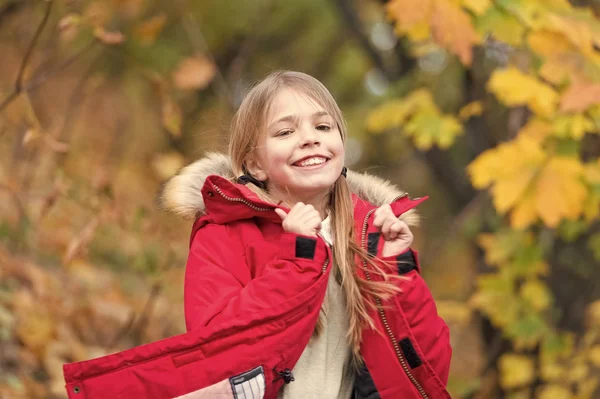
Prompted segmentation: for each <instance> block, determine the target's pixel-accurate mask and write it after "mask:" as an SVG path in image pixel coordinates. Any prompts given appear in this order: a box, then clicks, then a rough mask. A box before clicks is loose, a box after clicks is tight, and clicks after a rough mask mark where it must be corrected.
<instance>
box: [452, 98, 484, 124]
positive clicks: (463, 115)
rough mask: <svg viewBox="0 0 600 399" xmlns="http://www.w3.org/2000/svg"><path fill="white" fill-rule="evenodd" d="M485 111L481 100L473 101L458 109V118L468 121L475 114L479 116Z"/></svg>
mask: <svg viewBox="0 0 600 399" xmlns="http://www.w3.org/2000/svg"><path fill="white" fill-rule="evenodd" d="M482 113H483V104H482V103H481V101H472V102H470V103H469V104H467V105H465V106H464V107H462V108H461V109H460V111H458V118H459V119H460V120H461V121H466V120H468V119H470V118H471V117H473V116H478V115H481V114H482Z"/></svg>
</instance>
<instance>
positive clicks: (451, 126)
mask: <svg viewBox="0 0 600 399" xmlns="http://www.w3.org/2000/svg"><path fill="white" fill-rule="evenodd" d="M403 131H404V133H405V134H407V135H408V136H412V137H413V139H414V142H415V145H416V146H417V148H419V149H421V150H427V149H429V148H431V147H432V146H433V145H435V144H437V145H438V146H439V147H440V148H448V147H449V146H450V145H451V144H452V143H453V142H454V140H455V138H456V136H458V135H460V134H461V133H462V132H463V130H462V125H461V124H460V123H458V121H457V120H456V119H454V118H453V117H451V116H444V115H440V114H439V113H437V112H434V111H432V110H429V109H425V110H423V111H421V110H420V111H419V112H417V113H415V115H414V116H413V117H412V118H411V119H410V121H409V122H408V123H406V125H405V126H404V130H403Z"/></svg>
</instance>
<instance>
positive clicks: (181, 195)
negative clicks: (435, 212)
mask: <svg viewBox="0 0 600 399" xmlns="http://www.w3.org/2000/svg"><path fill="white" fill-rule="evenodd" d="M211 175H217V176H221V177H223V178H225V179H227V180H230V181H233V180H234V179H235V177H236V176H234V175H233V171H232V169H231V162H230V159H229V157H228V156H226V155H224V154H220V153H208V154H207V155H206V156H205V157H204V158H201V159H199V160H197V161H195V162H193V163H191V164H190V165H188V166H186V167H184V168H183V169H182V170H181V171H180V172H179V174H177V175H175V176H174V177H172V178H171V179H170V180H169V181H167V182H166V184H165V185H164V187H163V189H162V190H161V192H160V194H159V201H160V205H161V207H162V208H164V209H166V210H168V211H170V212H173V213H175V214H176V215H178V216H180V217H183V218H187V219H193V218H196V217H197V216H199V215H203V214H205V213H206V206H205V203H204V198H203V196H202V192H201V190H202V187H203V186H204V183H205V181H206V179H207V178H208V177H209V176H211ZM346 179H347V182H348V186H349V188H350V191H351V192H352V193H353V194H355V195H357V196H358V197H360V198H361V199H363V200H364V201H367V202H369V203H371V204H373V205H375V206H381V205H384V204H390V203H392V202H394V200H397V199H398V198H400V197H405V196H408V193H406V192H404V191H402V190H400V189H398V188H397V187H395V186H394V185H393V184H391V183H390V182H389V181H387V180H384V179H381V178H379V177H376V176H373V175H369V174H367V173H357V172H353V171H351V170H348V174H347V177H346ZM400 219H401V220H403V221H404V222H406V223H407V224H408V225H410V226H415V225H417V224H418V223H419V216H418V214H417V213H416V211H415V210H414V209H411V210H409V211H407V212H405V213H404V214H402V215H401V216H400Z"/></svg>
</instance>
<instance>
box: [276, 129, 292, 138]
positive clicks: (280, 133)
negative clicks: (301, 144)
mask: <svg viewBox="0 0 600 399" xmlns="http://www.w3.org/2000/svg"><path fill="white" fill-rule="evenodd" d="M293 132H294V131H293V130H282V131H280V132H278V133H277V134H276V135H275V136H276V137H281V136H287V135H289V134H292V133H293Z"/></svg>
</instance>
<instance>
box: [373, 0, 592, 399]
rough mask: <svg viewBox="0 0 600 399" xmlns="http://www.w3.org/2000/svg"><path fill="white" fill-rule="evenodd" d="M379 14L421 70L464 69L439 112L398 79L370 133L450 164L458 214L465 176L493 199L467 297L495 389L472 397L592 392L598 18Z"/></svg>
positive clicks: (479, 9) (417, 7)
mask: <svg viewBox="0 0 600 399" xmlns="http://www.w3.org/2000/svg"><path fill="white" fill-rule="evenodd" d="M596 5H597V4H596ZM385 12H386V15H387V17H388V18H389V20H391V22H392V23H393V24H394V29H395V34H396V35H397V36H398V37H399V38H401V41H400V44H399V47H400V51H401V52H403V53H405V57H409V58H412V59H414V60H416V64H417V65H418V64H420V65H421V69H423V68H424V67H423V65H426V63H427V62H434V61H435V59H438V60H439V59H440V57H442V58H443V57H451V59H450V60H449V61H448V64H450V65H452V63H453V62H454V63H455V64H457V65H458V70H459V71H461V72H460V73H459V74H458V75H457V74H455V75H454V79H455V80H457V79H458V81H459V82H460V83H459V85H460V86H461V87H462V90H460V91H459V94H458V95H457V96H455V99H456V100H457V101H454V102H452V103H451V104H450V106H448V103H446V104H445V107H441V106H439V105H438V102H439V99H440V98H441V97H443V96H441V95H440V92H441V91H443V90H444V88H443V87H435V86H434V85H432V84H431V83H428V82H418V83H417V84H405V85H403V86H402V90H400V91H399V92H398V91H397V92H396V93H395V95H392V96H391V98H390V99H388V100H386V101H385V102H383V103H382V104H381V105H379V106H378V107H376V108H375V109H374V110H373V111H372V113H371V114H370V116H369V118H368V120H367V126H368V129H369V130H370V131H371V132H372V133H373V134H381V132H385V131H390V130H391V131H394V132H397V134H401V135H403V136H405V137H407V138H408V139H409V140H410V141H411V142H412V143H414V146H415V147H416V148H417V149H418V150H419V151H421V152H423V153H424V154H425V158H426V160H427V161H428V163H429V164H430V166H431V167H432V169H435V168H436V167H437V166H436V165H439V164H440V163H442V164H445V167H446V168H450V169H454V171H450V172H448V171H445V173H443V174H442V173H438V174H436V176H437V177H438V183H439V184H441V185H442V186H444V188H448V189H447V190H446V192H447V193H448V195H449V196H450V197H452V199H453V201H454V203H455V204H457V212H460V210H461V209H467V208H468V207H469V206H470V205H471V203H472V202H473V201H474V200H473V199H472V198H473V197H475V198H480V196H481V195H482V194H478V195H477V196H475V195H474V192H475V191H470V190H469V192H467V193H466V194H467V195H466V196H464V195H462V194H461V193H460V192H459V193H457V192H456V190H455V187H456V186H461V185H462V187H464V186H465V180H466V176H468V182H469V183H470V185H471V186H472V188H473V189H474V190H481V192H482V193H484V194H485V195H486V196H487V197H488V198H490V200H491V201H489V206H484V207H482V208H478V210H477V212H478V213H479V217H480V220H481V222H480V223H479V224H478V227H477V229H476V234H477V235H476V237H475V240H476V242H477V244H478V246H479V248H480V249H481V251H482V253H481V254H482V258H483V259H482V266H481V270H482V271H485V273H483V274H482V275H480V276H479V277H478V278H477V281H476V288H475V290H474V293H473V295H472V297H471V299H470V301H469V302H468V307H469V309H472V310H474V311H478V312H480V314H482V315H483V316H484V319H485V320H484V327H483V329H482V333H483V334H484V338H485V340H486V343H487V345H488V347H489V348H488V351H489V352H488V353H489V359H488V366H487V367H485V368H484V370H483V374H482V380H488V381H489V378H488V377H489V375H488V374H489V373H488V372H489V371H492V370H497V371H498V380H497V381H498V384H499V387H498V388H497V390H495V389H490V388H489V387H488V388H487V389H486V390H484V391H483V392H487V394H485V393H484V394H483V395H484V396H485V395H489V396H485V397H492V396H493V397H496V395H499V393H500V392H503V393H504V394H508V395H509V397H515V398H516V397H518V398H526V397H536V398H543V399H551V398H552V399H556V398H592V397H596V396H594V395H595V392H596V390H597V385H598V367H600V357H599V355H600V345H599V341H598V337H597V334H598V332H599V330H600V312H599V310H600V302H599V301H598V298H599V297H600V290H599V289H600V287H599V286H598V284H597V282H598V281H600V279H599V277H600V270H598V267H597V266H598V264H600V159H599V157H600V138H599V137H598V134H599V133H600V51H599V46H600V19H599V17H598V14H597V12H598V9H593V8H590V7H586V6H582V5H581V4H571V3H569V2H568V1H566V0H551V1H541V0H501V1H490V0H460V1H453V0H424V1H422V0H419V1H412V0H392V1H389V2H387V3H386V4H385ZM453 60H455V61H453ZM455 69H456V68H455ZM419 73H422V71H419V68H412V69H411V70H410V71H409V72H408V75H409V76H410V75H412V76H413V77H414V76H416V75H417V74H419ZM414 80H417V79H414ZM438 83H439V82H438ZM461 103H462V104H461ZM456 104H460V105H459V106H457V105H456ZM440 150H441V151H440ZM465 153H467V154H469V155H468V156H467V157H465V156H464V154H465ZM457 154H463V156H457ZM457 159H458V161H456V160H457ZM464 159H466V160H467V162H468V163H466V162H464V161H463V160H464ZM461 169H462V170H465V171H466V174H462V173H460V170H461ZM471 193H473V194H471ZM575 292H576V294H575ZM574 297H575V298H576V299H575V300H573V298H574ZM584 310H586V312H584ZM488 322H489V323H491V327H492V328H486V323H488ZM480 388H481V386H480ZM482 389H483V388H482ZM464 394H465V395H467V396H469V394H468V392H465V393H464Z"/></svg>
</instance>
